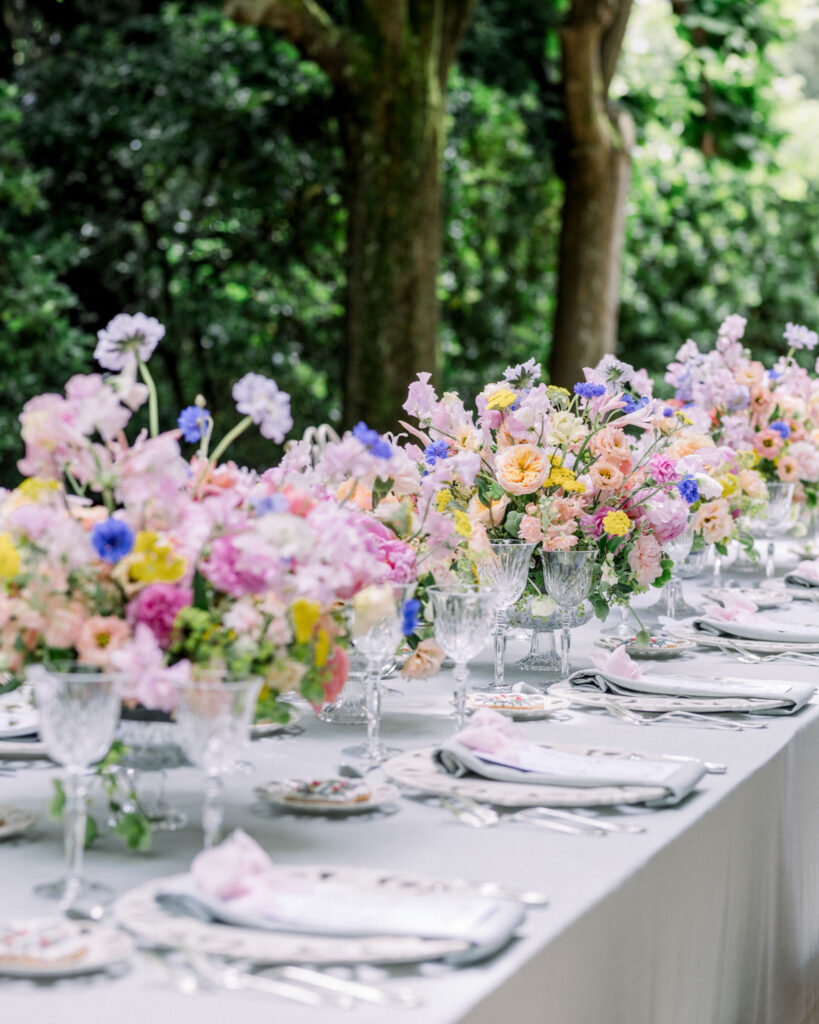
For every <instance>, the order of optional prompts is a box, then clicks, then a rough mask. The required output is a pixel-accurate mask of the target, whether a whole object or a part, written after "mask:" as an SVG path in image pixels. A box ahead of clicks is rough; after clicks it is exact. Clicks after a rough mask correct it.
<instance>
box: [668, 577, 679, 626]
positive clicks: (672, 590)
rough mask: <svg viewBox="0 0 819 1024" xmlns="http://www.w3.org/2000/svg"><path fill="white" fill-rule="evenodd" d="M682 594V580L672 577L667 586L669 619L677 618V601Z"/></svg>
mask: <svg viewBox="0 0 819 1024" xmlns="http://www.w3.org/2000/svg"><path fill="white" fill-rule="evenodd" d="M679 593H680V578H679V576H676V575H674V576H672V577H671V579H670V580H669V581H668V583H666V585H665V613H666V615H667V616H668V617H669V619H673V618H675V617H676V611H677V600H678V596H679Z"/></svg>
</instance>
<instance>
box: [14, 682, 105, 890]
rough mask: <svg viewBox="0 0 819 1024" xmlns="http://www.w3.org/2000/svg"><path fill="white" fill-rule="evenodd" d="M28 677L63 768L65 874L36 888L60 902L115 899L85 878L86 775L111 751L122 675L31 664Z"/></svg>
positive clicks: (51, 751)
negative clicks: (56, 668)
mask: <svg viewBox="0 0 819 1024" xmlns="http://www.w3.org/2000/svg"><path fill="white" fill-rule="evenodd" d="M27 678H28V679H29V681H30V682H31V683H32V684H33V686H34V699H35V701H36V703H37V711H38V713H39V731H40V738H41V739H42V740H43V742H44V743H45V746H46V750H47V751H48V755H49V757H51V758H52V760H54V761H56V762H57V764H60V765H62V766H63V768H64V769H65V771H64V775H63V786H64V789H65V811H64V821H65V855H66V865H67V871H66V875H65V878H63V879H60V880H59V881H57V882H50V883H47V884H44V885H38V886H37V887H36V888H35V890H34V891H35V893H36V894H37V895H38V896H45V897H46V898H47V899H57V900H59V901H60V905H61V906H62V907H66V908H67V907H72V906H76V904H77V903H78V902H80V901H86V900H90V901H94V902H99V901H101V900H107V899H111V898H112V896H113V891H112V890H111V889H109V888H108V887H107V886H105V885H100V884H98V883H96V882H89V881H87V880H86V879H85V878H83V873H82V867H83V851H84V849H85V828H86V810H85V798H86V796H87V794H88V776H89V773H90V769H91V766H92V765H94V764H95V763H96V762H97V761H100V760H101V759H102V758H103V757H105V755H106V754H107V753H108V751H109V749H110V747H111V742H112V740H113V739H114V730H115V729H116V727H117V720H118V719H119V713H120V692H121V684H122V677H121V676H119V675H116V674H114V673H104V672H99V671H95V670H94V669H93V668H91V667H89V668H88V669H87V670H86V669H75V670H72V671H56V670H53V669H49V668H46V667H45V666H43V665H35V666H32V668H31V669H29V670H28V672H27Z"/></svg>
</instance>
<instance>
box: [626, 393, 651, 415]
mask: <svg viewBox="0 0 819 1024" xmlns="http://www.w3.org/2000/svg"><path fill="white" fill-rule="evenodd" d="M620 401H621V403H622V405H623V412H624V413H625V414H626V416H630V415H631V414H632V413H633V412H637V410H638V409H642V408H643V406H644V405H648V398H646V396H645V395H643V396H642V398H634V397H633V396H632V395H629V394H626V393H625V392H623V394H622V395H620Z"/></svg>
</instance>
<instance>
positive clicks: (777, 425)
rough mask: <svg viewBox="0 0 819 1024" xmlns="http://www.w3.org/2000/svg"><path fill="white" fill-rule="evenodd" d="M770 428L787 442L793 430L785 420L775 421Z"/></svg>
mask: <svg viewBox="0 0 819 1024" xmlns="http://www.w3.org/2000/svg"><path fill="white" fill-rule="evenodd" d="M769 426H770V428H771V430H775V431H776V432H777V434H779V436H780V437H781V438H782V440H783V441H787V440H788V438H789V437H790V436H791V428H790V427H789V426H788V424H787V423H786V422H785V421H784V420H774V421H773V423H771V424H769Z"/></svg>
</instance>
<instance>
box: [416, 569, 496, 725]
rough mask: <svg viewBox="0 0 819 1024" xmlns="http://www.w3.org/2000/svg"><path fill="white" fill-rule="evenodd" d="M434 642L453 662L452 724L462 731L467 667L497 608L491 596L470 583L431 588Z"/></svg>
mask: <svg viewBox="0 0 819 1024" xmlns="http://www.w3.org/2000/svg"><path fill="white" fill-rule="evenodd" d="M427 593H428V594H429V596H430V598H431V600H432V617H433V622H434V625H435V639H436V640H437V641H438V643H439V644H440V646H441V649H442V650H443V651H444V653H445V654H447V655H448V656H449V657H450V658H452V660H453V661H454V662H455V669H454V672H453V676H454V678H455V725H456V728H458V729H460V728H462V726H463V724H464V719H465V716H466V710H465V702H466V679H467V676H468V674H469V670H468V668H467V664H468V663H469V661H471V659H472V658H474V657H475V655H476V654H478V652H479V651H480V649H481V648H482V647H483V645H484V644H485V643H486V640H487V637H488V634H489V627H490V624H491V621H492V615H493V612H494V611H495V608H496V603H495V596H494V594H493V593H492V592H491V591H490V590H487V589H485V588H482V587H478V586H475V585H472V584H468V583H465V584H461V585H459V586H454V587H452V588H442V587H430V588H429V589H428V590H427Z"/></svg>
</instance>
